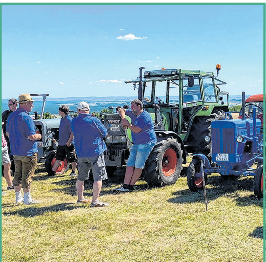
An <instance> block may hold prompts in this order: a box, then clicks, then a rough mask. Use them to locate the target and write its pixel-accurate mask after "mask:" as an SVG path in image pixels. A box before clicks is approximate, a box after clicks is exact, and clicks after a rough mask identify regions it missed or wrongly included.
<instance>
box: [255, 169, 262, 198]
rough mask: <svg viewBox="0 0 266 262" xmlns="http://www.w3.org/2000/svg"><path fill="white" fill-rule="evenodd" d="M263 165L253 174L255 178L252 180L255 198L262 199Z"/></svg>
mask: <svg viewBox="0 0 266 262" xmlns="http://www.w3.org/2000/svg"><path fill="white" fill-rule="evenodd" d="M263 177H264V176H263V165H261V166H259V167H258V169H257V170H256V172H255V178H254V194H255V195H256V196H257V198H259V199H260V198H263V185H264V181H263Z"/></svg>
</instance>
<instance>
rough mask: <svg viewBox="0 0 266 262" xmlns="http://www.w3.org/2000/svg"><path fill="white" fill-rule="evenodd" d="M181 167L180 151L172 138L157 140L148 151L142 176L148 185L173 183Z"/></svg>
mask: <svg viewBox="0 0 266 262" xmlns="http://www.w3.org/2000/svg"><path fill="white" fill-rule="evenodd" d="M181 169H182V151H181V147H180V145H179V144H178V143H177V141H176V140H175V139H174V138H168V139H166V140H162V141H160V142H158V143H157V144H156V145H155V146H154V148H153V150H152V152H151V153H150V155H149V157H148V159H147V161H146V164H145V168H144V170H143V178H144V180H145V181H146V182H147V183H148V185H149V186H163V185H171V184H174V183H175V182H176V181H177V179H178V177H179V175H180V172H181Z"/></svg>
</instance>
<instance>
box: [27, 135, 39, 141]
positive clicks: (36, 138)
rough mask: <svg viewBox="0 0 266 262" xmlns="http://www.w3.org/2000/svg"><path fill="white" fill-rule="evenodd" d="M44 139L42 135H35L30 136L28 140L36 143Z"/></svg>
mask: <svg viewBox="0 0 266 262" xmlns="http://www.w3.org/2000/svg"><path fill="white" fill-rule="evenodd" d="M41 138H42V135H41V134H34V135H29V136H28V139H29V140H31V141H36V140H40V139H41Z"/></svg>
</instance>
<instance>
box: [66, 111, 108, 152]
mask: <svg viewBox="0 0 266 262" xmlns="http://www.w3.org/2000/svg"><path fill="white" fill-rule="evenodd" d="M71 129H72V132H73V133H74V140H75V149H76V152H77V156H78V157H94V156H99V155H101V154H102V153H103V152H104V151H105V150H106V144H105V142H104V140H103V138H104V137H106V135H107V129H106V128H105V126H104V125H103V124H102V123H101V121H100V120H99V119H98V118H96V117H93V116H91V115H89V114H79V115H78V116H77V117H75V118H73V120H72V123H71Z"/></svg>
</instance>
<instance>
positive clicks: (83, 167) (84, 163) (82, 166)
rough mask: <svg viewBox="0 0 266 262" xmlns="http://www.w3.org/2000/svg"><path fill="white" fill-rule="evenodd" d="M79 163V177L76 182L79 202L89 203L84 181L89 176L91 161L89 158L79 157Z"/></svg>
mask: <svg viewBox="0 0 266 262" xmlns="http://www.w3.org/2000/svg"><path fill="white" fill-rule="evenodd" d="M78 163H79V169H78V177H77V182H76V189H77V195H78V201H77V203H89V201H88V200H87V199H85V198H84V181H85V180H86V179H88V178H89V171H90V169H91V163H90V161H89V160H88V158H83V157H80V158H78Z"/></svg>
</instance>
